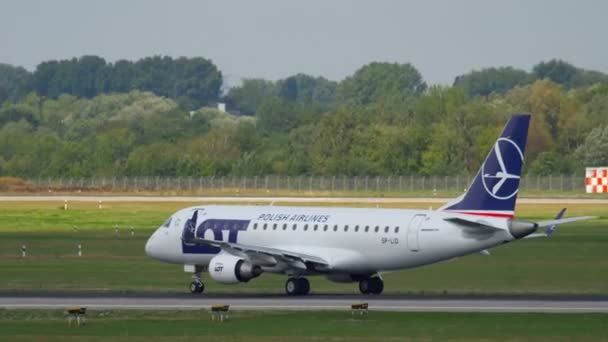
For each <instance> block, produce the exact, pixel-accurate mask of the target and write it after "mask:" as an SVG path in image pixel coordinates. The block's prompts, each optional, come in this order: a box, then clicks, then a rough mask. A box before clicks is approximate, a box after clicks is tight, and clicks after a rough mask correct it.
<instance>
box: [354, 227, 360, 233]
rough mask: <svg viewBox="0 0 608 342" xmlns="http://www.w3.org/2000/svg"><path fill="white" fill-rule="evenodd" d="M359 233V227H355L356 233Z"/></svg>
mask: <svg viewBox="0 0 608 342" xmlns="http://www.w3.org/2000/svg"><path fill="white" fill-rule="evenodd" d="M358 231H359V225H356V226H355V233H356V232H358Z"/></svg>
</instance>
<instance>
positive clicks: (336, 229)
mask: <svg viewBox="0 0 608 342" xmlns="http://www.w3.org/2000/svg"><path fill="white" fill-rule="evenodd" d="M337 231H338V225H337V224H336V225H334V232H337Z"/></svg>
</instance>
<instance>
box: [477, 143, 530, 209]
mask: <svg viewBox="0 0 608 342" xmlns="http://www.w3.org/2000/svg"><path fill="white" fill-rule="evenodd" d="M505 155H507V156H512V158H511V159H510V160H509V163H508V164H505V161H504V158H503V156H505ZM517 157H519V158H517ZM523 162H524V154H523V152H522V151H521V149H520V148H519V146H517V144H516V143H515V142H514V141H513V140H511V139H509V138H504V137H502V138H499V139H498V140H497V141H496V144H494V148H493V149H492V151H491V152H490V155H488V158H487V159H486V161H485V162H484V163H483V165H482V166H481V176H482V177H481V181H482V184H483V187H484V189H485V190H486V192H487V193H488V194H489V195H490V196H492V197H494V198H495V199H497V200H507V199H510V198H512V197H513V196H515V195H516V194H517V192H518V190H519V189H518V185H519V177H520V176H519V172H520V170H521V167H522V164H523ZM507 165H508V167H507ZM509 170H514V171H513V172H509Z"/></svg>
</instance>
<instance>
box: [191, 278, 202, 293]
mask: <svg viewBox="0 0 608 342" xmlns="http://www.w3.org/2000/svg"><path fill="white" fill-rule="evenodd" d="M203 291H205V284H203V282H202V281H197V280H195V281H193V282H191V283H190V292H192V293H194V294H196V293H203Z"/></svg>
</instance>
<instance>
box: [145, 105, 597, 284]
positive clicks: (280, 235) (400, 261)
mask: <svg viewBox="0 0 608 342" xmlns="http://www.w3.org/2000/svg"><path fill="white" fill-rule="evenodd" d="M529 122H530V115H527V114H517V115H513V116H512V117H511V118H510V120H509V121H508V122H507V124H506V125H505V127H504V129H503V131H502V133H501V135H500V137H499V138H498V139H497V140H496V142H495V144H494V146H493V148H492V149H491V150H490V152H489V153H488V156H487V157H486V159H485V161H484V162H483V164H482V165H481V168H480V169H479V171H478V173H477V174H476V176H475V178H474V179H473V181H472V183H471V185H470V186H469V188H468V190H467V191H466V192H465V193H464V194H463V195H461V196H460V197H458V198H456V199H454V200H452V201H451V202H449V203H447V204H446V205H444V206H442V207H441V208H439V209H437V210H419V209H413V210H407V209H382V208H328V207H287V206H272V205H271V206H254V205H248V206H234V205H232V206H230V205H205V206H194V207H189V208H185V209H182V210H179V211H177V212H176V213H174V214H173V215H171V217H169V219H167V221H166V222H165V223H164V224H162V225H161V226H160V227H159V228H158V229H157V230H156V231H155V232H154V233H153V234H152V236H151V237H150V238H149V240H148V241H147V243H146V246H145V252H146V254H147V255H148V256H150V257H152V258H154V259H157V260H160V261H164V262H169V263H175V264H182V265H184V270H185V271H186V272H191V273H193V281H192V282H191V284H190V291H191V292H192V293H202V292H203V291H204V288H205V286H204V283H203V281H202V278H201V275H202V273H203V272H206V271H208V272H209V276H210V277H211V278H212V279H214V280H215V281H217V282H220V283H224V284H238V283H246V282H248V281H250V280H252V279H254V278H256V277H258V276H260V275H261V274H262V273H277V274H282V275H286V276H287V280H286V282H285V292H286V293H287V294H288V295H306V294H308V293H309V292H310V282H309V281H308V279H307V278H306V277H307V276H325V277H326V278H327V279H329V280H330V281H333V282H339V283H357V282H358V284H359V290H360V292H361V293H363V294H380V293H382V292H383V290H384V280H383V278H382V273H385V272H391V271H396V270H402V269H408V268H413V267H420V266H424V265H429V264H433V263H437V262H441V261H444V260H450V259H454V258H457V257H460V256H464V255H468V254H472V253H481V254H486V255H487V254H489V252H488V249H490V248H492V247H496V246H499V245H502V244H504V243H508V242H511V241H514V240H520V239H523V238H530V237H546V236H549V235H550V234H551V233H553V231H554V230H555V227H556V226H557V225H559V224H564V223H570V222H575V221H580V220H588V219H593V218H595V217H591V216H581V217H571V218H562V215H563V214H564V210H565V209H564V210H562V211H561V212H560V213H559V214H558V216H557V217H556V218H555V219H553V220H547V221H540V222H531V221H526V220H521V219H517V218H515V216H514V209H515V203H516V199H517V193H518V191H519V181H520V176H521V171H522V167H523V162H524V149H525V145H526V140H527V135H528V126H529ZM540 227H549V228H548V229H547V230H546V231H545V232H544V233H539V234H534V232H535V231H536V230H537V229H538V228H540Z"/></svg>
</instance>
